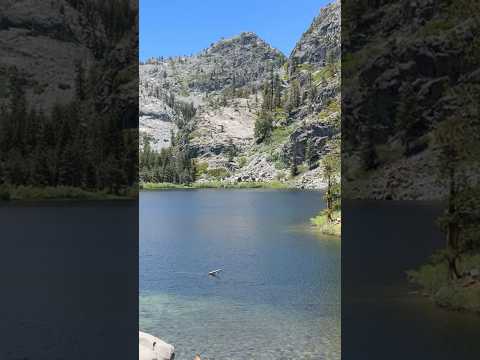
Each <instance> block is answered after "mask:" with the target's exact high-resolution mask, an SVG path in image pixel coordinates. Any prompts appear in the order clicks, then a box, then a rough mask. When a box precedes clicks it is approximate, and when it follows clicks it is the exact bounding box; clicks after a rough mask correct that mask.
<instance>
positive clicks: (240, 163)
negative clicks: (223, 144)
mask: <svg viewBox="0 0 480 360" xmlns="http://www.w3.org/2000/svg"><path fill="white" fill-rule="evenodd" d="M245 165H247V158H246V157H245V156H242V157H241V158H240V159H238V166H239V167H240V168H243V167H244V166H245Z"/></svg>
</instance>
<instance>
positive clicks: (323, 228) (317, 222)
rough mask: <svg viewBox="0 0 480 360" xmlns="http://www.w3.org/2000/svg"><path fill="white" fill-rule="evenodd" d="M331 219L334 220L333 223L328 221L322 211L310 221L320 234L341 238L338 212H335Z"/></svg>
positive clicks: (339, 214)
mask: <svg viewBox="0 0 480 360" xmlns="http://www.w3.org/2000/svg"><path fill="white" fill-rule="evenodd" d="M332 217H333V218H334V219H335V221H334V222H330V221H328V218H327V214H326V213H325V211H322V212H321V213H320V214H318V215H317V216H315V217H314V218H312V219H310V221H311V223H312V225H313V226H315V227H316V228H317V229H318V231H320V232H321V233H322V234H326V235H332V236H341V231H342V225H341V213H340V211H335V212H334V213H333V216H332Z"/></svg>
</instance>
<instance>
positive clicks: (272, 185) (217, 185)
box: [139, 181, 324, 191]
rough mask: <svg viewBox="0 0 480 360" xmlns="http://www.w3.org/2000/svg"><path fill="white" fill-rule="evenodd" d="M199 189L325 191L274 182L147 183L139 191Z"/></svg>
mask: <svg viewBox="0 0 480 360" xmlns="http://www.w3.org/2000/svg"><path fill="white" fill-rule="evenodd" d="M199 189H272V190H304V191H322V190H324V189H321V188H318V189H305V188H301V187H298V186H292V185H291V184H288V183H282V182H278V181H272V182H236V183H233V182H224V181H209V182H201V183H192V184H188V185H187V184H174V183H145V184H141V185H140V188H139V190H144V191H157V190H159V191H160V190H199Z"/></svg>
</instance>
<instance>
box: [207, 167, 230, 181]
mask: <svg viewBox="0 0 480 360" xmlns="http://www.w3.org/2000/svg"><path fill="white" fill-rule="evenodd" d="M229 174H230V173H229V172H228V170H227V169H225V168H215V169H208V170H207V175H208V176H210V177H213V178H215V179H224V178H226V177H227V176H228V175H229Z"/></svg>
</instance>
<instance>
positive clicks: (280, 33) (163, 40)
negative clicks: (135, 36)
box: [140, 0, 330, 60]
mask: <svg viewBox="0 0 480 360" xmlns="http://www.w3.org/2000/svg"><path fill="white" fill-rule="evenodd" d="M329 2H330V1H329V0H317V1H315V0H183V1H182V0H140V59H141V60H145V59H147V58H149V57H152V56H176V55H190V54H194V53H197V52H199V51H200V50H202V49H204V48H206V47H208V46H209V45H210V44H211V43H213V42H216V41H217V40H219V39H220V38H221V37H225V38H229V37H232V36H235V35H237V34H239V33H241V32H242V31H253V32H255V33H257V34H258V35H259V36H260V37H261V38H263V39H264V40H265V41H267V42H268V43H269V44H270V45H272V46H273V47H275V48H277V49H279V50H280V51H282V52H283V53H284V54H285V55H289V54H290V51H291V50H292V49H293V47H294V46H295V43H296V42H297V41H298V39H299V38H300V36H301V35H302V34H303V32H304V31H305V30H307V28H308V27H309V26H310V24H311V22H312V20H313V18H314V17H315V16H316V15H317V14H318V12H319V10H320V8H321V7H322V6H324V5H326V4H328V3H329Z"/></svg>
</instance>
